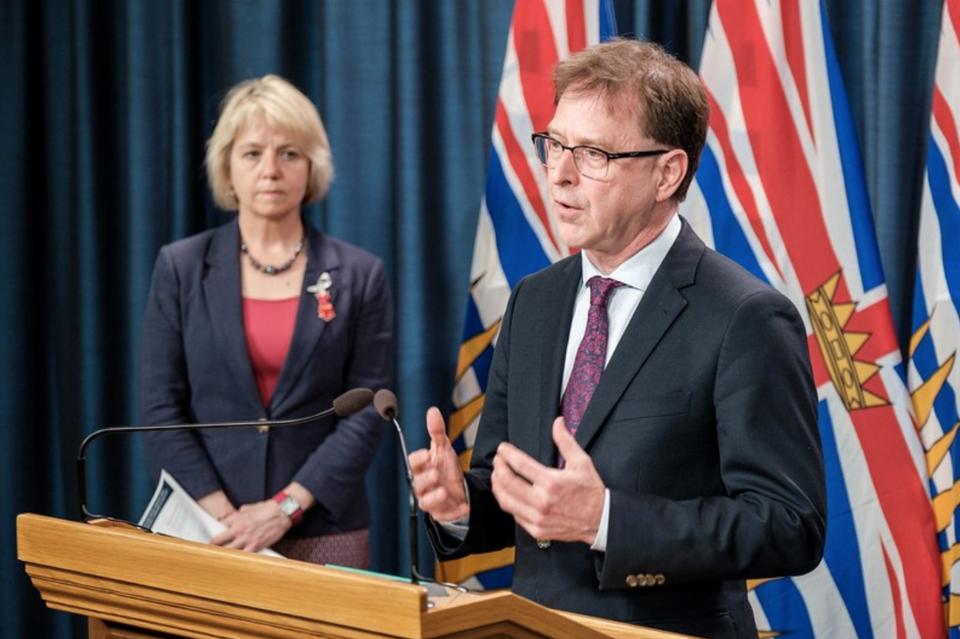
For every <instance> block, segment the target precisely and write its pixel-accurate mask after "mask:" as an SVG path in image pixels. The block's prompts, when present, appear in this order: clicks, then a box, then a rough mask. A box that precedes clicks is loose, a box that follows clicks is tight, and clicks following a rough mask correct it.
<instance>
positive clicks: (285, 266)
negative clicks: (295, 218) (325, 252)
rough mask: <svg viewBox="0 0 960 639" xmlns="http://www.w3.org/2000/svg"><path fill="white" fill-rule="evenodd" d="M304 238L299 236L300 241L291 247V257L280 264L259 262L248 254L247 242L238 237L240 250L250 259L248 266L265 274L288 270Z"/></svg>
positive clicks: (298, 252)
mask: <svg viewBox="0 0 960 639" xmlns="http://www.w3.org/2000/svg"><path fill="white" fill-rule="evenodd" d="M304 239H305V238H301V239H300V241H299V242H297V246H296V248H294V249H293V257H291V258H290V259H289V260H287V261H286V262H284V263H283V264H281V265H280V266H273V265H271V264H266V265H264V264H261V263H260V262H259V261H258V260H257V258H255V257H254V256H252V255H250V251H248V250H247V243H246V242H244V241H243V238H240V252H241V253H243V254H244V255H246V256H247V259H249V260H250V266H252V267H253V268H254V269H255V270H257V271H260V272H261V273H264V274H265V275H280V274H281V273H283V272H284V271H289V270H290V267H291V266H293V263H294V262H296V261H297V256H298V255H300V251H302V250H303V242H304Z"/></svg>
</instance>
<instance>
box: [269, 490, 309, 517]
mask: <svg viewBox="0 0 960 639" xmlns="http://www.w3.org/2000/svg"><path fill="white" fill-rule="evenodd" d="M273 501H275V502H277V505H278V506H280V512H282V513H283V514H284V515H286V516H287V517H289V518H290V521H292V522H293V525H294V526H296V525H297V524H299V523H300V520H302V519H303V509H302V508H300V504H299V503H298V502H297V500H296V499H294V498H293V497H291V496H290V495H288V494H287V493H285V492H283V491H282V490H281V491H280V492H279V493H277V494H276V495H274V496H273Z"/></svg>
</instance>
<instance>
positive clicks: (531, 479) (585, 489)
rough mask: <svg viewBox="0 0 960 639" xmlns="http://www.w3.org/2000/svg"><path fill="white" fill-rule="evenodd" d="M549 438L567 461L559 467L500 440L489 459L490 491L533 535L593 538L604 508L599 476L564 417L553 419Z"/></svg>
mask: <svg viewBox="0 0 960 639" xmlns="http://www.w3.org/2000/svg"><path fill="white" fill-rule="evenodd" d="M553 441H554V443H556V445H557V450H558V451H559V452H560V454H561V455H562V456H563V459H564V460H565V461H566V465H565V466H564V468H563V469H558V468H551V467H549V466H544V465H543V464H541V463H539V462H538V461H537V460H535V459H533V458H532V457H530V456H529V455H527V454H526V453H524V452H523V451H521V450H520V449H519V448H517V447H516V446H514V445H512V444H509V443H507V442H504V443H502V444H500V446H499V447H498V448H497V455H496V457H495V458H494V460H493V476H492V483H493V494H494V496H495V497H496V498H497V502H499V504H500V508H502V509H503V510H504V511H505V512H508V513H510V514H511V515H513V518H514V519H515V520H516V522H517V523H518V524H519V525H520V526H522V527H523V529H524V530H526V531H527V532H528V533H529V534H530V535H531V536H532V537H534V538H535V539H549V540H552V541H582V542H583V543H585V544H593V542H594V540H595V539H596V538H597V531H598V529H599V527H600V517H601V515H602V513H603V500H604V490H605V487H604V485H603V480H601V479H600V475H599V474H598V473H597V470H596V468H595V467H594V465H593V460H591V459H590V456H589V455H587V453H586V452H584V450H583V449H582V448H580V445H579V444H578V443H577V440H575V439H574V438H573V435H571V434H570V432H569V431H568V430H567V427H566V426H565V425H564V423H563V418H562V417H558V418H557V419H556V420H555V421H554V422H553Z"/></svg>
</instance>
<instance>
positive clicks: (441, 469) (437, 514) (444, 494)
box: [408, 407, 470, 521]
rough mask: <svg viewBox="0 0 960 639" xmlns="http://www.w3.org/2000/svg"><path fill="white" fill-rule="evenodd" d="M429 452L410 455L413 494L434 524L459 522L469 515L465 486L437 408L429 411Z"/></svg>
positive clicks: (423, 450) (458, 461)
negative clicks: (438, 522)
mask: <svg viewBox="0 0 960 639" xmlns="http://www.w3.org/2000/svg"><path fill="white" fill-rule="evenodd" d="M427 433H428V434H429V435H430V448H429V449H428V450H425V449H421V450H415V451H414V452H412V453H410V456H409V457H408V459H409V460H410V470H411V472H412V473H413V493H414V494H415V495H416V496H417V501H418V502H419V504H420V509H421V510H423V512H425V513H427V514H428V515H430V516H431V517H433V519H434V520H435V521H457V520H458V519H463V518H465V517H466V516H467V515H469V514H470V507H469V505H468V504H467V495H466V492H465V490H464V486H463V471H462V470H461V469H460V460H459V459H458V458H457V453H456V451H454V450H453V446H451V445H450V439H449V438H448V437H447V427H446V424H444V422H443V416H442V415H441V414H440V411H439V410H438V409H437V408H436V407H432V408H430V410H428V411H427Z"/></svg>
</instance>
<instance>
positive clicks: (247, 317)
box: [243, 297, 300, 406]
mask: <svg viewBox="0 0 960 639" xmlns="http://www.w3.org/2000/svg"><path fill="white" fill-rule="evenodd" d="M299 304H300V298H299V297H291V298H288V299H285V300H255V299H250V298H248V297H245V298H243V326H244V332H245V333H246V336H247V351H248V352H249V354H250V364H251V366H252V367H253V377H254V379H256V381H257V389H258V390H259V391H260V400H261V401H262V402H263V405H264V406H268V405H269V404H270V398H271V397H273V391H274V389H275V388H276V387H277V380H278V379H280V371H282V370H283V363H284V361H286V359H287V351H289V350H290V342H291V340H293V327H294V325H295V324H296V322H297V307H298V306H299Z"/></svg>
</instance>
